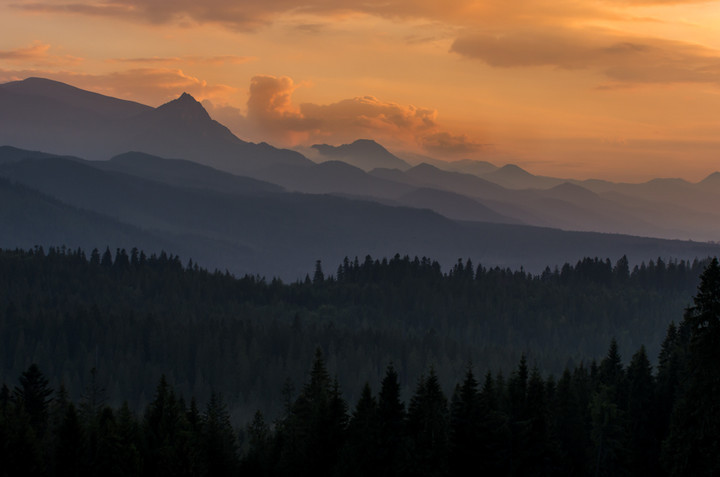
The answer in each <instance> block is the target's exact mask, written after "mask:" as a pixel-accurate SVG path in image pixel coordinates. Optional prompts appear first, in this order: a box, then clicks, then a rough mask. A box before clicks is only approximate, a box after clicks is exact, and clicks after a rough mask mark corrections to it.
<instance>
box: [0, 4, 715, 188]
mask: <svg viewBox="0 0 720 477" xmlns="http://www.w3.org/2000/svg"><path fill="white" fill-rule="evenodd" d="M0 29H1V30H2V31H3V35H2V40H0V82H7V81H12V80H17V79H24V78H26V77H29V76H41V77H47V78H51V79H55V80H58V81H63V82H66V83H69V84H72V85H74V86H77V87H80V88H83V89H88V90H92V91H96V92H100V93H103V94H108V95H112V96H117V97H120V98H124V99H131V100H135V101H139V102H142V103H145V104H149V105H152V106H158V105H160V104H162V103H164V102H167V101H169V100H171V99H174V98H175V97H177V96H179V95H180V94H181V93H182V92H188V93H190V94H192V95H193V96H194V97H195V98H196V99H198V100H199V101H203V104H204V105H205V107H206V108H207V109H208V112H209V113H210V114H211V116H213V118H215V119H217V120H218V121H220V122H222V123H223V124H225V125H227V126H228V127H229V128H230V129H231V130H232V131H233V132H234V133H235V134H236V135H238V136H239V137H240V138H242V139H245V140H249V141H254V142H259V141H266V142H269V143H271V144H274V145H277V146H284V147H307V146H309V145H312V144H315V143H328V144H341V143H346V142H350V141H353V140H355V139H357V138H372V139H375V140H377V141H378V142H380V143H382V144H383V145H385V146H386V147H388V148H389V149H390V150H392V151H393V152H394V153H396V154H398V155H403V153H406V152H409V153H416V154H423V155H427V156H431V157H435V158H439V159H447V160H456V159H462V158H474V159H479V160H488V161H490V162H493V163H495V164H497V165H503V164H505V163H515V164H518V165H520V166H522V167H524V168H526V169H528V170H529V171H530V172H533V173H535V174H542V175H553V176H559V177H574V178H579V179H582V178H589V177H593V178H602V179H610V180H619V181H641V180H647V179H650V178H653V177H682V178H685V179H687V180H691V181H698V180H700V179H702V178H704V177H705V176H707V175H708V174H710V173H711V172H713V171H716V170H719V169H720V160H719V157H720V156H719V154H718V152H719V151H720V115H718V111H720V2H717V1H709V2H699V1H681V0H678V1H672V0H671V1H666V0H625V1H620V0H604V1H579V0H552V1H551V0H521V1H518V2H504V1H501V0H488V1H482V2H478V1H470V0H459V1H451V2H431V1H424V0H423V1H410V0H397V1H379V0H369V1H366V2H348V1H344V0H339V1H325V0H310V1H306V2H296V1H294V0H275V1H270V2H254V1H250V0H208V1H205V2H191V1H188V0H150V1H140V0H109V1H102V0H78V1H75V2H67V1H65V0H44V1H43V0H40V1H34V0H33V1H24V0H2V1H0Z"/></svg>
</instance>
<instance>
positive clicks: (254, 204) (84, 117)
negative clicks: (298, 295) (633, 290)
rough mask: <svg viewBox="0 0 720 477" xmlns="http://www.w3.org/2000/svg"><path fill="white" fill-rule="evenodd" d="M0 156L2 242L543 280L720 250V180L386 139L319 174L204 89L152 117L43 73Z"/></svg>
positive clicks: (3, 126) (263, 265)
mask: <svg viewBox="0 0 720 477" xmlns="http://www.w3.org/2000/svg"><path fill="white" fill-rule="evenodd" d="M0 144H8V146H5V147H0V177H3V178H5V180H4V182H3V183H2V187H3V190H4V191H5V192H4V193H5V194H6V196H7V198H8V199H7V201H5V202H4V204H6V205H5V210H4V215H3V216H2V217H3V220H4V221H5V222H4V223H3V226H4V227H5V228H4V230H5V233H4V235H3V237H4V238H3V242H2V243H0V246H25V247H31V246H34V245H44V244H45V245H60V244H65V245H67V246H69V247H76V246H84V247H86V246H89V245H91V244H92V243H94V244H95V245H94V246H97V247H104V246H105V245H113V246H114V245H117V246H127V247H129V246H134V245H137V244H132V243H131V242H132V241H133V240H134V239H136V240H137V241H138V244H139V243H140V242H141V243H142V244H145V248H149V249H152V248H153V247H155V248H157V247H167V248H171V249H172V250H171V251H172V252H174V253H181V254H182V255H183V256H186V257H192V258H193V259H194V260H197V261H200V262H201V263H203V264H205V265H206V266H208V267H210V268H213V267H217V268H221V269H225V268H227V269H229V270H232V271H234V272H241V273H243V272H248V273H258V272H260V273H262V274H268V275H279V276H283V277H288V278H297V277H298V276H299V275H302V274H304V273H305V272H306V271H307V270H308V268H309V267H310V266H311V265H312V263H314V260H315V259H321V260H322V261H323V263H339V262H340V261H342V259H343V257H345V256H346V255H347V256H350V257H353V256H359V257H363V256H364V255H366V254H370V255H373V256H392V255H394V254H395V253H401V254H409V255H411V256H412V255H418V256H429V257H433V258H436V259H438V260H439V261H440V262H441V263H445V264H451V263H455V262H456V261H457V259H458V258H461V257H464V258H468V257H470V258H472V259H473V260H474V261H475V262H476V263H477V262H482V263H484V264H486V265H500V266H513V267H519V266H525V267H526V268H527V269H531V270H532V269H536V270H540V269H542V268H544V267H545V266H546V265H551V266H552V265H555V264H560V263H564V262H567V261H571V262H572V261H574V260H577V259H579V258H581V257H584V256H588V255H589V256H600V257H620V256H622V255H625V254H627V255H628V256H630V257H631V258H633V259H634V260H637V261H640V260H649V259H653V258H657V257H658V256H662V257H666V258H688V259H692V258H695V257H704V256H707V255H712V254H717V252H718V250H720V246H718V245H716V244H714V243H702V242H703V241H717V240H718V239H720V215H719V212H718V211H717V210H716V209H717V207H716V205H715V204H717V203H719V201H720V195H719V194H720V193H719V192H718V190H719V189H718V188H717V187H715V184H717V182H718V177H720V176H717V173H716V174H713V175H710V176H709V177H708V178H707V179H705V180H704V181H702V182H700V183H698V184H692V183H688V182H686V181H682V180H679V179H662V180H660V179H659V180H655V181H650V182H647V183H644V184H617V183H611V182H606V181H576V180H566V179H558V178H550V177H541V176H535V175H533V174H531V173H529V172H527V171H525V170H523V169H521V168H519V167H518V166H513V165H506V166H504V167H496V166H494V165H493V164H490V163H488V162H480V161H459V162H457V163H447V162H443V161H436V160H432V158H425V159H426V161H425V162H422V163H419V164H416V165H415V166H412V167H411V166H410V164H408V163H407V162H405V161H403V160H402V159H400V158H399V157H398V156H396V155H394V154H392V153H390V152H389V151H388V150H387V149H385V148H383V147H382V146H381V145H379V144H377V143H375V142H374V141H371V140H358V141H356V142H354V143H352V144H348V145H340V146H329V145H316V146H314V148H315V151H316V152H317V153H318V154H319V155H320V156H322V157H323V158H324V159H323V161H322V162H320V163H315V162H313V161H310V160H308V159H307V158H305V157H304V156H303V155H301V154H299V153H298V152H295V151H290V150H286V149H278V148H275V147H272V146H270V145H268V144H265V143H261V144H254V143H250V142H246V141H243V140H241V139H240V138H238V137H236V136H235V135H234V134H232V133H231V132H230V131H229V130H228V129H227V128H225V127H224V126H223V125H221V124H220V123H218V122H216V121H214V120H213V119H212V118H211V117H210V115H209V114H208V113H207V112H206V111H205V109H204V108H203V107H202V105H201V104H200V103H199V102H197V101H196V100H195V99H194V98H192V96H190V95H188V94H183V95H182V96H180V97H179V98H178V99H176V100H174V101H171V102H169V103H167V104H165V105H162V106H160V107H158V108H152V107H149V106H145V105H141V104H138V103H133V102H129V101H123V100H119V99H116V98H111V97H108V96H103V95H99V94H96V93H91V92H88V91H83V90H80V89H77V88H74V87H72V86H69V85H64V84H62V83H57V82H54V81H51V80H45V79H40V78H31V79H27V80H24V81H19V82H12V83H7V84H4V85H0ZM38 151H43V152H38ZM130 151H134V152H130ZM430 163H432V164H430ZM30 198H32V200H31V199H30ZM31 203H32V204H36V203H37V204H39V203H42V204H45V205H43V206H42V207H46V208H47V207H50V205H47V204H51V205H52V207H54V208H55V209H54V210H56V213H54V214H50V213H47V212H43V213H38V212H36V211H37V210H40V209H39V207H40V206H39V205H37V204H36V205H31ZM9 210H12V214H9V212H8V211H9ZM43 210H45V209H43ZM78 214H79V215H78ZM50 215H52V216H53V217H52V220H51V219H49V218H48V217H49V216H50ZM21 216H23V217H24V219H23V220H19V217H21ZM66 227H68V228H71V229H73V230H75V231H77V233H75V235H73V234H68V233H67V231H64V229H65V228H66ZM561 229H562V230H561ZM121 230H122V232H121ZM630 235H635V236H636V237H632V236H630ZM640 236H642V237H640ZM83 237H84V239H82V240H81V238H83ZM91 237H92V239H91ZM660 238H664V239H675V240H660ZM676 239H692V240H694V242H685V241H681V240H676Z"/></svg>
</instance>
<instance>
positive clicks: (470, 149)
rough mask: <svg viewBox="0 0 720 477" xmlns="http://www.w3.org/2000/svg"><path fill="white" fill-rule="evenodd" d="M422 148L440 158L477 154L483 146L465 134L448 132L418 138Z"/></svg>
mask: <svg viewBox="0 0 720 477" xmlns="http://www.w3.org/2000/svg"><path fill="white" fill-rule="evenodd" d="M420 143H421V145H422V147H423V148H424V149H425V150H426V151H428V152H430V153H433V154H439V155H440V156H457V155H468V154H474V153H476V152H479V151H480V150H481V149H483V147H484V145H483V144H480V143H478V142H475V141H473V140H471V139H469V138H468V137H467V136H466V135H465V134H461V135H453V134H451V133H449V132H437V133H434V134H428V135H426V136H422V137H421V138H420Z"/></svg>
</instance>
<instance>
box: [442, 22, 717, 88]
mask: <svg viewBox="0 0 720 477" xmlns="http://www.w3.org/2000/svg"><path fill="white" fill-rule="evenodd" d="M451 51H453V52H455V53H458V54H460V55H463V56H465V57H468V58H473V59H478V60H481V61H483V62H485V63H486V64H488V65H490V66H494V67H500V68H515V67H539V66H550V67H556V68H562V69H593V70H597V71H598V72H600V73H601V74H603V75H604V76H606V77H607V78H609V79H611V80H613V81H616V82H620V83H658V84H659V83H720V51H717V50H713V49H710V48H707V47H704V46H701V45H696V44H692V43H687V42H680V41H671V40H662V39H657V38H637V37H630V36H627V35H622V34H618V33H616V32H612V31H608V30H587V29H584V30H579V29H568V28H565V29H556V30H555V31H546V30H541V29H535V30H529V29H525V30H506V31H482V32H472V33H465V34H463V35H461V36H460V37H458V38H457V39H456V40H455V42H454V43H453V45H452V48H451Z"/></svg>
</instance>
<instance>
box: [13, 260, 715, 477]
mask: <svg viewBox="0 0 720 477" xmlns="http://www.w3.org/2000/svg"><path fill="white" fill-rule="evenodd" d="M316 278H319V277H316ZM718 340H720V266H719V265H718V261H717V259H713V260H712V261H711V262H710V263H709V265H708V267H707V268H706V270H705V271H704V272H703V274H702V276H701V282H700V286H699V287H698V291H697V294H696V296H695V297H694V305H693V306H692V307H689V308H688V309H687V310H686V312H685V314H684V317H683V319H682V321H681V322H680V324H679V325H678V326H676V325H675V324H670V325H669V327H668V328H667V332H666V337H665V339H664V341H663V343H662V347H661V351H660V355H659V357H658V362H659V365H658V366H657V371H656V372H655V373H653V372H652V366H651V364H650V361H649V359H648V356H647V352H646V350H645V348H644V347H640V348H639V349H638V350H637V351H636V352H635V354H634V355H633V356H632V358H631V360H630V363H629V364H628V365H627V366H624V365H623V363H622V358H621V356H620V354H619V352H618V347H617V343H616V342H615V341H614V340H613V341H612V342H611V343H610V347H609V349H608V351H607V353H606V355H605V356H604V357H603V359H602V360H601V361H600V362H599V363H596V362H594V361H593V362H592V363H591V364H590V365H589V366H584V365H583V364H580V365H578V366H576V367H574V368H573V369H570V368H566V369H565V370H564V372H563V373H562V375H561V377H560V378H559V379H555V378H553V377H552V376H548V377H546V378H545V377H543V376H542V375H541V373H540V371H539V370H538V369H537V367H534V366H533V367H530V366H528V363H527V360H526V358H525V357H524V356H523V357H521V359H520V362H519V364H518V365H517V367H516V368H515V369H513V371H512V372H511V373H509V375H508V376H507V377H505V376H504V375H503V374H502V373H495V374H493V373H491V372H488V373H487V374H486V375H485V377H484V378H483V379H481V380H479V379H478V378H476V377H475V374H474V370H473V367H472V366H471V365H468V366H467V368H466V371H465V375H464V377H463V379H462V380H461V381H460V382H458V383H457V384H456V385H455V387H454V390H453V391H452V393H451V395H450V397H449V398H448V396H446V394H445V392H444V391H443V389H442V386H441V385H440V382H439V379H438V376H437V374H436V372H435V370H434V369H433V368H432V367H430V368H429V369H428V370H427V371H426V372H425V373H423V374H422V375H420V376H419V377H417V380H416V385H415V389H414V392H413V394H412V397H411V398H410V400H409V402H407V403H406V402H404V401H403V399H402V398H401V395H400V384H399V380H398V373H397V372H396V371H395V369H394V368H393V366H392V365H391V364H390V365H388V367H387V368H386V371H385V375H384V378H383V379H382V382H381V385H380V390H379V392H378V393H377V394H375V393H373V391H372V389H371V387H370V385H369V384H368V383H366V384H365V385H364V386H363V388H362V391H361V394H360V397H359V399H358V400H357V401H356V404H354V405H352V406H351V405H350V404H348V402H347V401H346V399H345V398H344V397H343V394H342V390H341V389H340V387H339V385H338V382H337V379H333V378H332V377H331V376H330V374H329V373H328V370H327V366H326V363H325V358H324V356H323V353H322V351H321V349H319V348H318V349H317V350H316V352H315V357H314V361H313V362H312V365H311V369H310V373H309V376H308V379H307V380H306V382H305V383H304V385H303V387H302V389H301V390H300V392H299V393H298V394H297V395H294V394H293V393H292V390H289V389H283V390H282V395H283V397H284V399H285V404H284V409H283V412H282V414H281V415H280V416H279V417H278V418H277V419H276V420H275V421H273V422H272V424H270V423H268V421H266V419H265V418H264V416H263V414H262V413H261V412H260V411H257V412H256V413H255V415H254V417H253V419H252V421H251V422H249V423H248V424H247V425H245V426H244V427H243V428H242V429H241V430H240V431H239V432H236V431H235V430H234V428H233V426H232V424H231V421H230V414H229V412H228V409H227V406H226V404H225V402H224V400H223V397H222V394H220V393H216V392H213V393H212V395H211V397H210V399H209V400H208V402H207V403H206V405H205V406H204V407H202V408H200V407H199V406H198V403H197V401H196V400H195V398H191V400H190V402H189V403H188V402H186V401H185V400H184V399H183V397H181V396H178V395H177V393H176V391H175V390H174V388H173V386H172V385H170V384H169V383H168V382H167V380H166V378H165V377H164V376H163V377H161V379H160V381H159V383H158V384H157V387H156V390H155V393H154V396H153V399H152V401H151V402H150V403H149V404H148V405H147V407H146V408H145V410H144V412H143V413H142V414H136V413H134V412H133V411H132V410H131V409H130V408H129V407H128V405H127V402H125V403H123V404H122V405H121V406H120V407H117V408H113V407H111V406H108V405H106V403H105V400H106V399H107V397H106V395H105V391H104V390H103V389H102V388H101V387H100V386H98V383H97V381H93V385H92V386H89V388H88V389H87V391H86V393H84V395H83V396H82V398H81V399H80V400H79V401H78V402H77V403H75V402H73V401H72V400H70V399H69V398H68V394H67V391H66V390H65V389H64V388H63V387H62V386H61V387H60V389H58V390H57V391H54V390H53V389H51V388H50V387H49V383H48V380H47V378H46V377H45V376H44V375H43V373H42V371H41V370H40V369H39V368H38V366H37V365H35V364H32V365H30V366H29V367H28V369H27V370H26V371H24V372H23V373H22V374H21V375H20V378H19V380H18V385H17V386H16V387H15V388H14V390H13V391H10V389H9V388H8V387H7V386H3V387H2V391H1V392H0V444H1V446H0V453H1V454H0V458H1V459H2V462H3V466H2V470H0V472H2V475H9V476H10V475H149V476H150V475H151V476H158V475H160V476H162V475H173V476H174V475H188V476H196V475H212V476H220V475H267V476H274V475H278V476H282V475H300V476H304V475H322V476H325V475H327V476H332V475H375V474H377V475H420V476H424V475H427V476H441V475H457V474H459V473H461V472H463V471H466V470H467V469H469V468H475V467H476V466H477V465H478V464H480V465H482V472H483V473H484V474H487V475H596V476H597V475H689V474H696V475H717V472H718V471H720V457H718V454H717V439H718V436H720V415H718V413H717V412H714V411H716V408H717V395H718V392H719V391H720V389H718V388H720V370H718V368H717V366H716V363H717V360H718V358H720V352H719V351H718V347H717V343H718V342H719V341H718ZM92 375H93V377H95V372H93V373H92Z"/></svg>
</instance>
